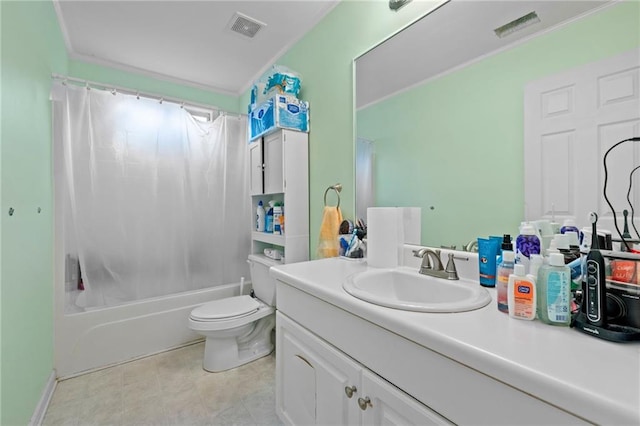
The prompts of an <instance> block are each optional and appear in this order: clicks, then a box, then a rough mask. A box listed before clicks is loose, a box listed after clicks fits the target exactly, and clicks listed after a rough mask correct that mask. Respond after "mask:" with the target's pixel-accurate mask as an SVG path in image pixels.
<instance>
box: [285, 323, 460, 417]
mask: <svg viewBox="0 0 640 426" xmlns="http://www.w3.org/2000/svg"><path fill="white" fill-rule="evenodd" d="M276 336H277V342H276V411H277V413H278V415H279V416H280V418H281V419H282V420H283V421H284V422H285V423H286V424H291V425H303V424H304V425H311V424H321V425H329V424H330V425H359V424H363V425H383V424H384V425H394V424H416V425H417V424H419V425H443V424H451V423H450V422H449V421H448V420H447V419H445V418H444V417H442V416H440V415H439V414H437V413H436V412H434V411H432V410H431V409H429V408H428V407H427V406H425V405H423V404H421V403H420V402H418V401H416V400H415V399H413V398H412V397H411V396H409V395H407V394H406V393H404V392H403V391H401V390H400V389H398V388H397V387H395V386H394V385H392V384H391V383H389V382H387V381H386V380H384V379H382V378H380V377H379V376H377V375H376V374H374V373H373V372H371V371H370V370H368V369H367V368H365V367H364V366H363V365H362V364H360V363H358V362H357V361H355V360H353V359H352V358H350V357H349V356H347V355H346V354H344V353H343V352H341V351H339V350H338V349H336V348H335V347H333V346H332V345H330V344H329V343H327V342H325V341H324V340H322V339H320V338H319V337H317V336H315V335H314V334H313V333H311V332H309V331H307V330H306V329H304V328H303V327H301V326H300V325H298V324H296V323H295V322H294V321H292V320H291V319H289V318H287V317H286V316H285V315H284V314H282V313H280V312H277V313H276Z"/></svg>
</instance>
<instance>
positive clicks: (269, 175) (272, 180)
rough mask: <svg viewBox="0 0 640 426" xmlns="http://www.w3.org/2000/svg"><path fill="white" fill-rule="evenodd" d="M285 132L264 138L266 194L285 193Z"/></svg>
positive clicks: (278, 132)
mask: <svg viewBox="0 0 640 426" xmlns="http://www.w3.org/2000/svg"><path fill="white" fill-rule="evenodd" d="M282 135H283V131H282V130H280V131H277V132H275V133H271V134H270V135H268V136H265V137H264V145H263V149H264V193H265V194H276V193H279V192H283V191H284V185H283V179H284V178H283V168H282V167H283V164H282V159H283V153H282V149H283V145H282V139H283V136H282Z"/></svg>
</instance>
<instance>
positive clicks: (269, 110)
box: [249, 95, 309, 141]
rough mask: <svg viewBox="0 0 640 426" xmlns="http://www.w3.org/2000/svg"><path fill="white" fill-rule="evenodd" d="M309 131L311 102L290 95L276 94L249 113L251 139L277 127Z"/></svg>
mask: <svg viewBox="0 0 640 426" xmlns="http://www.w3.org/2000/svg"><path fill="white" fill-rule="evenodd" d="M278 128H281V129H291V130H298V131H300V132H308V131H309V103H308V102H305V101H301V100H300V99H297V98H295V97H293V96H289V95H276V96H273V97H271V98H270V99H268V100H267V101H265V102H263V103H261V104H259V105H256V106H255V107H253V108H252V109H251V111H250V113H249V141H252V140H254V139H256V138H258V137H260V136H262V135H264V134H266V133H269V132H271V131H273V130H275V129H278Z"/></svg>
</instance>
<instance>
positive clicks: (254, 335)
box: [202, 314, 275, 373]
mask: <svg viewBox="0 0 640 426" xmlns="http://www.w3.org/2000/svg"><path fill="white" fill-rule="evenodd" d="M274 327H275V315H274V314H270V315H269V316H267V317H265V318H262V319H260V320H258V321H257V323H255V327H253V329H251V330H250V331H249V332H248V333H247V334H245V335H244V336H240V337H209V336H207V338H206V340H205V346H204V358H203V361H202V368H204V369H205V370H206V371H209V372H212V373H218V372H220V371H225V370H230V369H232V368H236V367H239V366H241V365H244V364H247V363H249V362H251V361H255V360H256V359H258V358H262V357H264V356H267V355H269V354H270V353H271V352H273V348H274V345H273V343H272V342H271V330H272V329H273V328H274Z"/></svg>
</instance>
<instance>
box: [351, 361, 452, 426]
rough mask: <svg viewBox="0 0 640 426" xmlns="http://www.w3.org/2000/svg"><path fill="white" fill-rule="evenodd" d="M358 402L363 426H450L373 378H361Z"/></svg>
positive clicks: (405, 395)
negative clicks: (361, 392) (360, 393)
mask: <svg viewBox="0 0 640 426" xmlns="http://www.w3.org/2000/svg"><path fill="white" fill-rule="evenodd" d="M362 390H363V394H362V395H361V397H360V398H361V399H359V400H358V403H359V405H360V409H362V413H363V414H362V424H364V425H375V426H379V425H421V426H426V425H451V424H452V423H451V422H449V421H448V420H447V419H445V418H444V417H442V416H441V415H439V414H438V413H436V412H435V411H432V410H431V409H429V407H427V406H425V405H422V404H421V403H419V402H418V401H416V400H415V399H413V398H412V397H410V396H409V395H407V394H405V393H404V392H402V391H401V390H400V389H398V388H396V387H395V386H393V385H392V384H390V383H388V382H386V381H385V380H383V379H381V378H380V377H378V376H376V375H375V374H373V373H371V372H369V371H364V372H363V374H362Z"/></svg>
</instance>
